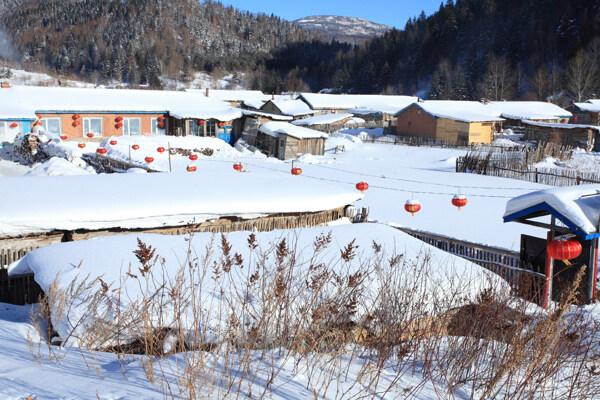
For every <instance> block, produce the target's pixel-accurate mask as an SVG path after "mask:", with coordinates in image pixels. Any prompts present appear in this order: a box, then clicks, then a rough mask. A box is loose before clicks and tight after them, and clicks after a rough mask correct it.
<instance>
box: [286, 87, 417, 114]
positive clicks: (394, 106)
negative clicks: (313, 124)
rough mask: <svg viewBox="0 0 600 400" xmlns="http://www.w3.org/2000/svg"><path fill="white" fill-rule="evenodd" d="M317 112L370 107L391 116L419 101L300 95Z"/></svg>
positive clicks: (360, 96)
mask: <svg viewBox="0 0 600 400" xmlns="http://www.w3.org/2000/svg"><path fill="white" fill-rule="evenodd" d="M298 99H299V100H302V101H303V102H305V103H306V104H308V106H309V107H310V108H311V109H312V110H314V111H315V114H317V115H319V114H331V113H348V112H350V110H355V109H370V110H373V111H374V112H378V113H381V115H382V116H383V115H388V116H389V118H391V117H392V116H393V115H394V114H395V113H397V112H398V111H400V110H402V109H403V108H405V107H406V106H408V105H409V104H412V103H415V102H417V101H419V98H418V97H415V96H386V95H363V94H323V93H301V94H300V95H299V96H298Z"/></svg>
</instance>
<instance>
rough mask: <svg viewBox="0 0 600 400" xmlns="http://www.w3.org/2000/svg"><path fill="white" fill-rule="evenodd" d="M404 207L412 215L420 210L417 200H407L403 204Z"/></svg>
mask: <svg viewBox="0 0 600 400" xmlns="http://www.w3.org/2000/svg"><path fill="white" fill-rule="evenodd" d="M404 209H405V210H406V211H408V212H409V213H410V215H412V216H413V217H414V216H415V213H416V212H419V210H421V204H420V203H419V201H418V200H408V201H407V202H406V204H405V205H404Z"/></svg>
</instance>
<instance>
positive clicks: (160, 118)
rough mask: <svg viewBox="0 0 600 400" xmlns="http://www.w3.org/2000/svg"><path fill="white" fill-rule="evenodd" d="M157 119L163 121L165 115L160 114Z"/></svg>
mask: <svg viewBox="0 0 600 400" xmlns="http://www.w3.org/2000/svg"><path fill="white" fill-rule="evenodd" d="M157 119H158V120H159V121H161V122H162V121H164V120H165V117H163V116H162V115H161V116H160V117H158V118H157Z"/></svg>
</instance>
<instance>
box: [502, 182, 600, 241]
mask: <svg viewBox="0 0 600 400" xmlns="http://www.w3.org/2000/svg"><path fill="white" fill-rule="evenodd" d="M548 214H551V215H554V216H555V217H556V218H557V219H559V220H560V221H561V222H563V223H564V224H565V225H566V226H568V227H569V228H570V229H571V230H573V231H574V232H575V233H577V234H578V235H579V236H581V237H583V238H585V239H591V238H593V237H598V236H600V234H599V233H598V223H599V221H600V185H598V184H594V185H579V186H569V187H561V188H551V189H544V190H539V191H536V192H531V193H527V194H524V195H522V196H519V197H515V198H514V199H511V200H509V201H508V203H506V212H505V213H504V217H503V218H504V222H510V221H514V220H516V219H519V218H524V217H528V216H529V217H535V216H542V215H548Z"/></svg>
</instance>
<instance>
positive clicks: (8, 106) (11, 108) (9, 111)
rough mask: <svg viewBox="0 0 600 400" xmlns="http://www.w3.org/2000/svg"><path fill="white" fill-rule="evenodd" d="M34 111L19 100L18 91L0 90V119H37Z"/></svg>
mask: <svg viewBox="0 0 600 400" xmlns="http://www.w3.org/2000/svg"><path fill="white" fill-rule="evenodd" d="M34 111H35V109H33V108H32V107H30V106H29V105H28V104H27V103H25V102H24V101H23V99H22V98H21V96H20V94H19V91H18V90H14V89H12V88H11V89H0V119H3V120H4V119H34V120H35V119H37V116H36V115H35V112H34Z"/></svg>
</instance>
